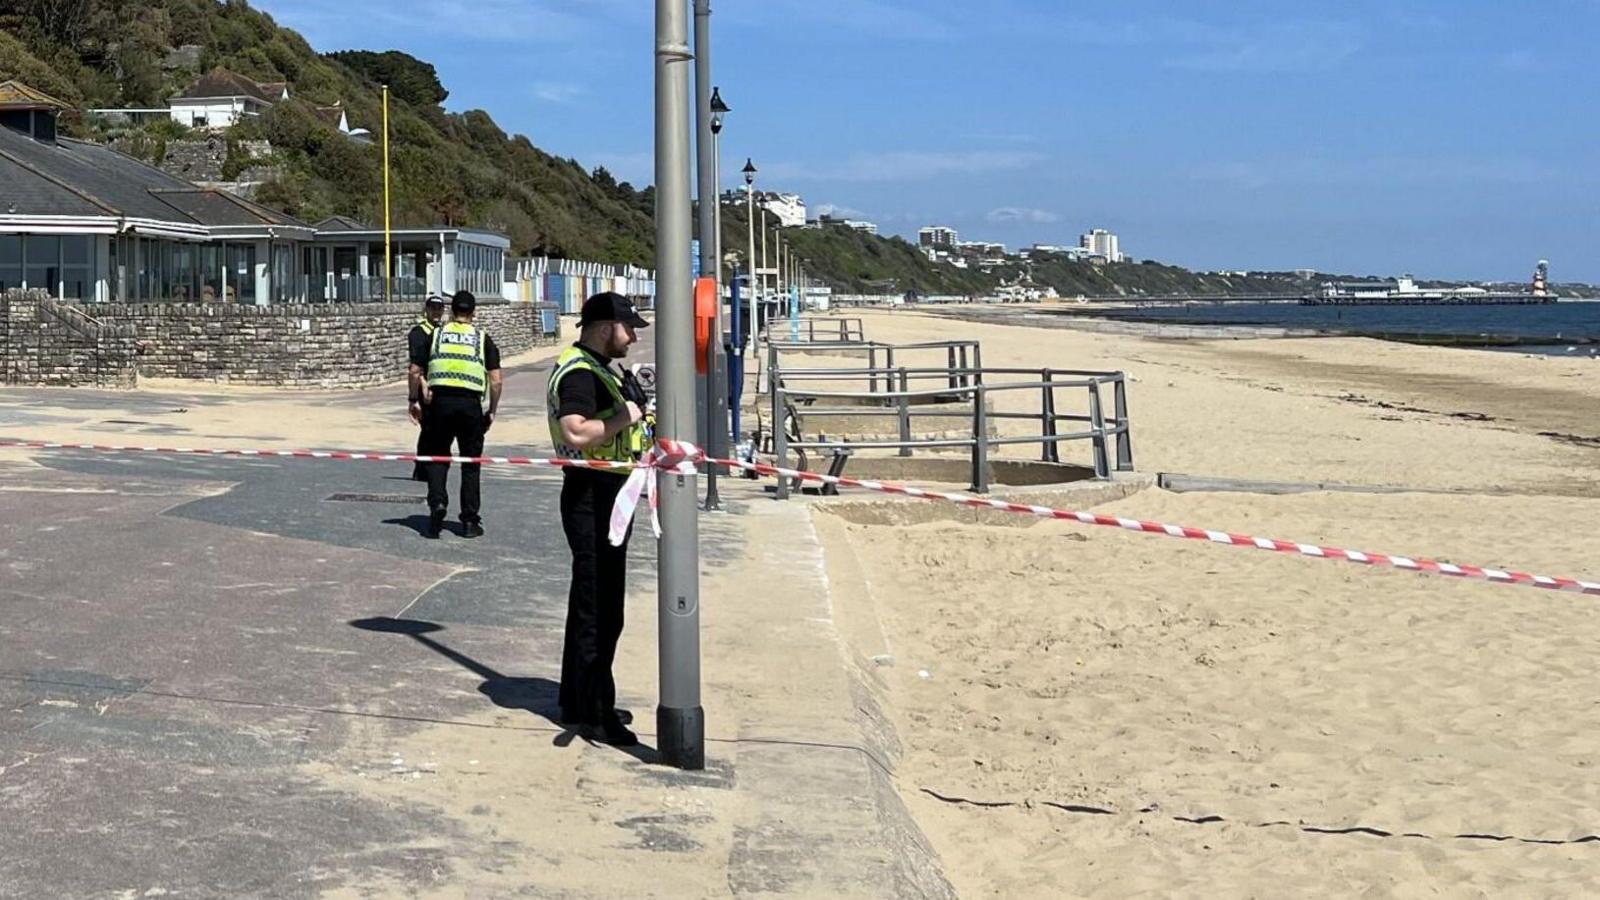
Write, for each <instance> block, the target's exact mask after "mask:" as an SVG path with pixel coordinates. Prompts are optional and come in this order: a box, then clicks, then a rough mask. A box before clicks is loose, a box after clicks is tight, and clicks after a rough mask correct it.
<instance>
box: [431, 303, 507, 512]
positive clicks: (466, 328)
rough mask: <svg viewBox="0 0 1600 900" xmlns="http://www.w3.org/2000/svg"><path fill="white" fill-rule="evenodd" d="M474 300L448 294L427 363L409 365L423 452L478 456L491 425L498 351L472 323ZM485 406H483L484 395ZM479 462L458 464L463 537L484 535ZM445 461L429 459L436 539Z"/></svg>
mask: <svg viewBox="0 0 1600 900" xmlns="http://www.w3.org/2000/svg"><path fill="white" fill-rule="evenodd" d="M477 308H478V301H477V298H476V297H474V296H473V295H472V293H471V292H469V291H457V292H456V295H455V296H454V297H452V298H450V315H451V321H450V323H449V324H448V325H441V326H439V327H438V328H436V329H434V332H433V342H432V345H431V346H430V348H429V352H428V365H427V368H426V369H421V368H419V367H418V366H416V365H415V364H413V365H412V366H411V380H412V384H413V385H414V387H413V389H412V393H413V395H415V396H419V397H420V398H421V402H420V403H416V402H414V403H412V405H411V415H412V416H413V417H420V418H421V419H422V428H423V431H424V433H425V434H426V435H427V442H426V443H425V444H424V445H423V447H422V453H423V455H425V456H449V455H450V445H451V444H452V443H453V444H455V445H456V447H457V448H459V450H460V452H461V455H462V456H482V455H483V436H484V433H485V432H487V431H488V430H489V426H491V425H493V424H494V416H495V412H496V411H497V410H498V409H499V408H500V389H501V377H500V349H499V348H498V347H496V346H495V344H494V341H493V340H492V339H491V338H490V337H489V335H488V334H486V333H485V332H484V331H483V330H482V329H480V328H478V327H477V326H476V325H474V324H472V319H473V316H474V314H475V313H476V312H477ZM485 394H487V395H488V398H489V409H488V411H487V412H485V411H484V408H483V399H484V395H485ZM481 469H482V466H481V465H480V464H479V463H462V464H461V526H462V535H463V536H464V537H469V538H475V537H482V536H483V519H482V518H481V517H480V516H479V515H478V509H479V502H480V498H479V472H480V470H481ZM449 475H450V464H449V463H447V462H435V463H428V531H427V536H428V537H430V538H437V537H438V536H439V532H440V530H441V529H443V528H444V520H445V515H446V513H447V512H448V510H449V505H450V494H449V492H448V491H447V490H446V487H445V483H446V479H447V478H448V477H449Z"/></svg>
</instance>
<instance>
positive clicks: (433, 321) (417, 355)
mask: <svg viewBox="0 0 1600 900" xmlns="http://www.w3.org/2000/svg"><path fill="white" fill-rule="evenodd" d="M444 302H445V301H444V298H443V297H441V296H439V295H438V294H433V295H432V296H430V297H428V299H427V300H425V301H424V302H423V305H422V318H420V319H418V320H417V324H415V325H413V326H411V330H410V331H408V332H406V351H407V356H408V357H409V358H410V360H411V365H413V366H417V367H419V368H421V369H422V371H424V372H426V371H427V370H428V355H429V354H430V353H431V352H432V351H433V330H434V329H435V328H438V327H439V323H440V322H442V321H443V320H444ZM406 381H407V383H408V384H409V385H410V387H411V397H410V401H409V403H410V408H411V421H412V422H415V423H416V424H418V425H421V424H422V416H421V415H420V413H419V412H418V410H420V409H421V404H422V393H421V384H420V383H418V381H417V380H416V379H413V378H407V379H406ZM427 435H428V432H427V430H426V429H420V428H419V429H418V430H417V455H418V456H422V455H423V454H422V445H423V444H424V443H425V442H426V441H427V439H428V437H427ZM411 480H412V481H427V480H428V467H427V466H425V465H423V464H422V463H420V462H417V463H412V464H411Z"/></svg>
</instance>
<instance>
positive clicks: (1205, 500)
mask: <svg viewBox="0 0 1600 900" xmlns="http://www.w3.org/2000/svg"><path fill="white" fill-rule="evenodd" d="M865 318H866V320H867V321H866V329H867V334H868V336H869V337H872V338H874V339H877V340H891V341H892V340H924V339H935V338H949V337H955V336H974V337H978V338H980V339H981V340H982V341H983V346H984V358H985V363H986V364H987V365H1013V364H1016V365H1020V364H1032V365H1040V364H1043V363H1044V362H1047V361H1048V362H1049V363H1051V364H1053V365H1057V366H1061V367H1069V366H1071V367H1086V368H1099V367H1110V368H1123V369H1126V370H1127V371H1128V372H1130V373H1131V374H1133V375H1134V376H1135V377H1136V378H1138V379H1139V380H1138V381H1137V382H1135V383H1134V384H1133V386H1132V387H1133V391H1132V411H1133V421H1134V428H1135V442H1136V444H1135V446H1136V454H1137V455H1136V461H1137V462H1138V465H1139V468H1140V469H1141V470H1144V471H1176V472H1189V473H1195V474H1204V475H1214V476H1227V477H1247V478H1271V479H1279V480H1327V481H1341V482H1354V483H1385V484H1397V485H1407V486H1411V487H1415V488H1423V489H1428V490H1430V491H1434V490H1437V489H1451V490H1455V491H1458V492H1459V493H1450V494H1446V493H1436V492H1416V493H1401V494H1387V495H1369V494H1346V493H1311V494H1301V495H1294V496H1279V497H1273V496H1264V495H1254V494H1196V493H1191V494H1174V493H1168V492H1165V491H1160V490H1157V489H1153V488H1152V489H1149V490H1146V491H1144V492H1142V493H1138V494H1135V495H1134V496H1132V497H1129V498H1127V499H1124V500H1120V501H1116V502H1113V503H1109V504H1105V505H1103V506H1101V507H1099V509H1100V510H1102V511H1107V512H1113V513H1116V514H1119V515H1126V516H1135V517H1141V518H1155V519H1160V520H1163V521H1170V522H1180V523H1186V524H1195V525H1200V526H1204V527H1210V528H1218V529H1229V530H1236V531H1243V532H1246V533H1252V534H1265V535H1270V536H1275V537H1284V538H1290V539H1296V540H1301V541H1309V542H1324V543H1330V544H1335V545H1340V546H1346V547H1353V548H1357V549H1367V550H1376V551H1388V552H1396V553H1410V554H1416V555H1426V556H1435V557H1440V558H1445V559H1450V560H1454V561H1459V562H1472V563H1479V564H1488V565H1497V566H1511V567H1518V568H1529V569H1532V570H1534V571H1541V572H1548V573H1550V574H1558V575H1573V576H1579V577H1591V578H1592V577H1594V576H1596V575H1600V537H1597V536H1596V532H1595V528H1596V526H1595V523H1596V522H1600V499H1596V498H1597V497H1600V449H1596V448H1594V447H1590V446H1585V445H1583V444H1581V443H1574V442H1571V441H1569V440H1564V439H1558V438H1552V437H1545V436H1541V435H1540V434H1539V432H1540V431H1554V432H1559V433H1564V434H1574V435H1577V436H1579V437H1584V436H1588V435H1592V434H1593V433H1594V430H1595V426H1594V424H1593V423H1594V421H1595V416H1594V413H1595V412H1596V411H1600V386H1597V384H1596V382H1600V377H1597V376H1600V364H1596V363H1591V362H1589V361H1587V360H1542V359H1528V358H1524V357H1521V356H1514V355H1510V356H1508V355H1500V354H1487V353H1481V352H1475V351H1463V350H1448V349H1434V348H1421V347H1408V346H1401V345H1387V344H1382V343H1378V342H1374V341H1367V340H1346V339H1323V340H1294V341H1217V342H1209V343H1175V342H1170V341H1159V340H1152V339H1148V338H1137V337H1126V336H1109V335H1090V334H1083V333H1079V332H1074V331H1069V330H1061V329H1058V328H1025V327H1015V326H1005V325H974V324H971V323H964V322H959V321H955V320H950V319H942V318H934V317H928V316H921V315H915V314H906V313H904V312H895V313H893V314H887V313H877V314H873V313H869V314H867V315H866V316H865ZM1349 394H1360V395H1361V396H1362V397H1364V398H1366V399H1367V400H1368V401H1382V402H1383V403H1386V404H1389V406H1390V407H1405V408H1401V409H1396V408H1384V407H1379V406H1374V405H1372V403H1370V402H1357V401H1354V400H1351V399H1347V398H1346V396H1347V395H1349ZM1422 410H1427V411H1422ZM1463 412H1470V413H1481V414H1482V417H1477V416H1472V417H1464V416H1460V415H1452V413H1463ZM1585 429H1587V430H1585ZM861 502H862V501H861V499H860V498H848V499H845V500H841V501H832V504H833V507H832V511H829V505H828V504H826V503H825V504H822V505H821V506H820V507H819V510H818V511H817V518H818V526H819V529H820V531H821V532H822V534H823V537H824V539H825V541H826V545H827V552H828V560H829V572H830V579H831V583H832V584H833V586H834V590H835V596H834V603H835V605H836V607H838V608H840V609H841V613H840V614H841V618H846V617H850V616H854V617H855V618H856V619H857V620H858V621H861V620H866V621H870V622H872V623H874V625H875V626H876V627H872V628H857V629H855V634H854V637H853V641H854V645H855V646H854V648H853V649H854V650H855V652H856V653H857V654H858V656H859V657H860V658H862V659H867V658H870V657H873V656H879V657H880V658H881V659H880V662H882V661H884V660H885V659H887V658H891V657H892V660H893V662H892V665H886V666H881V667H878V668H877V669H876V670H875V672H876V674H877V676H878V677H879V678H880V679H881V684H882V689H883V691H884V694H885V697H886V699H887V701H888V706H889V708H890V710H891V715H892V716H893V718H894V720H895V723H896V725H897V726H898V728H899V732H900V737H901V739H902V741H903V743H904V753H903V756H902V758H901V759H900V760H899V764H898V768H897V775H898V784H899V788H900V790H901V793H902V795H903V796H904V797H905V798H906V800H907V802H908V803H909V804H910V806H911V808H912V811H913V814H914V815H915V816H916V818H917V820H918V821H919V823H921V824H922V825H923V827H924V828H925V829H926V830H927V832H928V833H929V836H930V838H931V839H932V841H933V843H934V846H935V848H936V849H937V850H938V851H939V853H940V855H941V857H942V859H943V861H944V864H945V866H946V869H947V872H948V874H949V875H950V877H951V879H952V881H953V882H954V884H955V885H956V887H957V888H958V889H959V890H960V891H961V893H962V894H963V895H964V896H1091V897H1092V896H1117V897H1121V896H1138V895H1147V896H1172V895H1179V896H1201V895H1206V896H1219V895H1220V896H1327V895H1341V896H1343V895H1350V894H1358V893H1369V894H1371V895H1374V896H1438V895H1445V896H1500V895H1507V894H1510V895H1525V896H1580V895H1585V894H1592V893H1594V891H1595V890H1596V889H1597V888H1600V867H1597V866H1596V862H1597V861H1600V857H1597V856H1596V854H1600V842H1595V841H1594V840H1593V839H1591V840H1590V841H1584V842H1579V843H1564V842H1574V841H1583V839H1585V838H1590V836H1593V835H1600V787H1597V786H1596V783H1595V781H1594V779H1593V777H1592V773H1593V771H1594V767H1595V765H1596V764H1597V763H1600V751H1597V750H1596V747H1597V746H1600V744H1597V743H1596V742H1595V741H1594V739H1593V736H1592V734H1591V729H1592V722H1593V720H1594V716H1595V714H1596V712H1597V711H1600V701H1597V700H1596V699H1595V698H1596V697H1600V675H1597V674H1596V673H1595V671H1594V666H1593V662H1592V648H1593V647H1594V646H1595V643H1596V641H1597V639H1600V619H1597V618H1596V617H1595V614H1594V613H1595V608H1594V604H1593V602H1592V599H1590V598H1583V597H1578V596H1574V595H1564V594H1554V593H1547V592H1543V591H1536V590H1531V589H1526V588H1516V587H1505V586H1496V585H1489V584H1481V583H1469V582H1463V581H1457V580H1450V579H1444V578H1440V577H1437V576H1426V575H1418V574H1412V573H1404V572H1394V571H1380V570H1374V569H1368V568H1365V567H1359V566H1354V565H1351V564H1347V563H1334V562H1328V561H1320V560H1311V559H1303V558H1296V557H1289V556H1283V555H1279V554H1270V553H1264V552H1258V551H1250V550H1241V549H1234V548H1227V547H1218V546H1211V545H1207V544H1202V543H1199V542H1192V541H1179V540H1174V539H1170V538H1162V537H1156V536H1148V535H1136V534H1128V533H1124V532H1121V531H1118V530H1114V529H1106V528H1094V527H1086V526H1077V525H1068V524H1065V523H1056V522H1038V521H1031V520H1018V521H1016V522H1013V523H1008V524H972V523H970V522H958V521H955V520H953V518H939V517H940V516H942V515H943V513H942V511H940V510H939V508H937V507H933V506H929V505H922V506H917V507H915V509H917V510H918V511H919V512H916V513H912V512H910V511H909V510H908V511H907V513H906V514H905V515H906V516H907V517H909V518H911V520H913V521H916V520H917V519H919V518H920V519H921V521H920V522H918V523H917V524H909V525H908V524H898V525H893V524H860V522H877V521H882V516H881V515H878V516H864V515H861V512H860V504H861ZM941 798H943V799H941ZM1385 834H1386V835H1390V836H1387V837H1386V836H1383V835H1385ZM1406 835H1413V836H1406ZM1458 835H1482V836H1485V837H1477V838H1463V837H1457V836H1458ZM1533 841H1539V842H1554V843H1534V842H1533Z"/></svg>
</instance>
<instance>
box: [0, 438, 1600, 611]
mask: <svg viewBox="0 0 1600 900" xmlns="http://www.w3.org/2000/svg"><path fill="white" fill-rule="evenodd" d="M4 447H18V448H24V449H34V450H95V451H101V452H111V453H178V454H188V455H194V456H236V457H269V458H271V457H286V458H295V459H339V460H364V461H373V462H413V461H417V462H461V463H480V464H484V465H510V466H549V467H554V468H590V469H613V470H632V471H633V474H632V475H630V476H629V482H628V483H629V485H630V486H632V487H631V494H629V496H628V497H626V498H625V497H624V496H621V495H619V497H618V501H617V506H616V507H614V508H613V511H612V524H611V529H612V539H613V541H617V540H620V535H621V534H622V533H623V532H625V531H626V529H627V523H628V522H630V521H632V518H633V511H634V510H635V509H636V508H637V505H638V501H639V498H640V496H641V494H643V493H647V494H649V496H650V500H651V510H652V516H653V514H654V510H655V505H656V498H655V494H654V491H653V488H652V482H653V481H654V479H651V478H649V477H648V475H649V472H650V471H651V470H655V471H660V472H669V473H673V474H693V473H694V472H695V471H696V469H695V463H697V462H704V463H708V464H711V465H716V466H722V467H723V468H727V469H743V470H745V471H749V472H755V473H757V474H759V475H770V476H774V477H778V478H798V479H801V480H803V481H810V482H813V483H817V484H832V485H837V486H840V487H853V488H860V489H862V490H868V491H876V492H878V493H883V494H896V495H899V496H904V497H915V498H918V499H923V500H943V501H946V502H949V503H957V504H960V505H962V506H967V507H971V508H974V509H993V510H999V511H1001V512H1010V513H1019V514H1021V515H1028V516H1037V517H1039V518H1044V519H1060V520H1063V521H1070V522H1078V523H1081V524H1084V525H1103V526H1106V527H1110V528H1121V529H1123V530H1126V531H1140V532H1144V533H1147V534H1162V535H1166V536H1168V537H1175V538H1188V539H1190V540H1198V541H1207V542H1210V543H1213V544H1229V545H1232V546H1235V547H1251V548H1254V549H1257V550H1270V551H1272V552H1275V553H1293V554H1296V555H1299V556H1310V557H1315V558H1318V559H1340V560H1344V561H1346V562H1353V563H1360V564H1362V565H1368V566H1384V567H1388V568H1394V569H1401V570H1404V571H1410V572H1426V573H1430V574H1434V575H1448V576H1451V577H1455V578H1472V579H1477V580H1481V581H1488V582H1492V583H1495V584H1520V585H1525V586H1527V587H1536V588H1545V589H1547V590H1553V591H1568V592H1571V593H1579V594H1588V595H1592V596H1600V582H1595V581H1582V580H1579V579H1576V578H1562V577H1556V576H1551V575H1535V574H1531V573H1528V572H1515V571H1507V570H1504V569H1493V568H1488V567H1485V566H1472V565H1466V564H1462V563H1449V562H1441V561H1439V560H1433V559H1424V558H1421V557H1411V556H1396V555H1393V554H1388V553H1366V552H1362V551H1359V550H1345V549H1342V548H1339V547H1324V546H1320V545H1317V544H1302V543H1298V542H1295V541H1282V540H1277V539H1275V538H1259V537H1251V536H1249V535H1242V534H1233V533H1231V532H1226V531H1211V530H1209V529H1203V528H1193V527H1190V526H1187V525H1168V524H1166V523H1163V522H1149V521H1144V520H1140V519H1125V518H1122V517H1120V516H1106V515H1100V514H1098V513H1090V512H1080V511H1077V510H1070V509H1053V508H1051V507H1048V506H1034V505H1031V504H1025V503H1011V502H1008V501H1005V500H993V499H989V498H985V497H977V496H974V495H972V494H961V493H951V492H946V491H934V490H928V489H926V488H919V487H912V486H910V485H904V484H894V483H892V482H882V481H871V480H867V479H860V478H847V477H844V476H842V475H838V476H836V475H822V474H819V473H816V472H802V471H799V470H796V469H783V468H779V467H777V466H771V465H767V464H765V463H752V462H745V461H742V460H734V459H717V458H714V457H708V456H706V455H705V454H704V452H703V451H701V450H700V448H698V447H696V446H695V445H693V444H690V443H687V442H679V441H665V440H663V441H661V442H659V443H658V445H657V447H656V448H655V449H654V450H652V451H651V452H650V454H649V455H648V456H646V458H645V459H644V460H641V461H640V462H639V463H637V464H633V463H615V462H606V461H601V460H577V459H542V458H538V457H526V456H476V457H465V456H420V455H417V454H412V453H352V452H347V451H343V450H228V449H207V450H199V449H191V448H185V447H141V446H129V445H107V444H73V443H62V442H51V441H7V440H0V448H4ZM624 493H625V494H628V493H629V492H628V491H627V490H625V491H624ZM625 503H626V506H625V505H624V504H625ZM619 522H620V523H621V524H620V531H619V524H618V523H619ZM652 524H653V526H654V528H655V531H656V534H657V535H658V536H659V535H660V533H661V531H660V524H659V522H655V521H653V522H652Z"/></svg>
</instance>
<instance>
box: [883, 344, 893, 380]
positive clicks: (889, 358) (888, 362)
mask: <svg viewBox="0 0 1600 900" xmlns="http://www.w3.org/2000/svg"><path fill="white" fill-rule="evenodd" d="M883 355H884V368H885V369H887V370H888V371H889V373H890V374H888V375H886V376H885V377H884V390H886V391H892V390H894V375H893V372H894V348H893V347H886V348H884V351H883Z"/></svg>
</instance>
